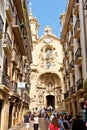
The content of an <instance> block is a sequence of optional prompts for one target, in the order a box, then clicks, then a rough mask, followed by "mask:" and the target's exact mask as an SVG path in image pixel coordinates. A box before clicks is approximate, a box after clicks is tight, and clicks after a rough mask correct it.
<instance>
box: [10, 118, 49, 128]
mask: <svg viewBox="0 0 87 130" xmlns="http://www.w3.org/2000/svg"><path fill="white" fill-rule="evenodd" d="M48 124H49V122H48V120H47V119H44V118H41V119H40V124H39V129H38V130H48ZM8 130H26V128H25V125H24V123H23V124H18V125H17V126H16V127H14V128H11V129H8ZM29 130H34V128H33V121H30V128H29Z"/></svg>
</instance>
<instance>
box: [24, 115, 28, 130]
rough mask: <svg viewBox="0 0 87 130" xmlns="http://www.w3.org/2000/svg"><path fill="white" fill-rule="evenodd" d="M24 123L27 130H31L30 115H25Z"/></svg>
mask: <svg viewBox="0 0 87 130" xmlns="http://www.w3.org/2000/svg"><path fill="white" fill-rule="evenodd" d="M24 123H25V126H26V130H29V114H28V113H27V114H26V115H24Z"/></svg>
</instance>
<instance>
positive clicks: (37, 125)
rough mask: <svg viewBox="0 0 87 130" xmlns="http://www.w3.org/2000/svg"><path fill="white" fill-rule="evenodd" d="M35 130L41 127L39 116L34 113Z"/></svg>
mask: <svg viewBox="0 0 87 130" xmlns="http://www.w3.org/2000/svg"><path fill="white" fill-rule="evenodd" d="M33 126H34V130H38V127H39V115H38V114H37V113H34V124H33Z"/></svg>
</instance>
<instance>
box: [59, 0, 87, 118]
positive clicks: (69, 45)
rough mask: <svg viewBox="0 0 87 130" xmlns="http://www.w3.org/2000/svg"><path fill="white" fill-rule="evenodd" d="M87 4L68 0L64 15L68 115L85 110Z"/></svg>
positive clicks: (63, 37)
mask: <svg viewBox="0 0 87 130" xmlns="http://www.w3.org/2000/svg"><path fill="white" fill-rule="evenodd" d="M86 15H87V0H68V2H67V5H66V11H65V13H63V14H61V16H60V22H61V44H62V45H63V50H64V60H63V66H64V70H65V76H64V86H65V97H64V99H65V100H64V101H65V105H66V111H68V112H69V113H72V114H73V115H74V116H75V115H76V113H81V112H82V111H83V110H84V101H85V96H84V93H85V92H84V83H85V81H86V79H87V24H86V23H87V17H86Z"/></svg>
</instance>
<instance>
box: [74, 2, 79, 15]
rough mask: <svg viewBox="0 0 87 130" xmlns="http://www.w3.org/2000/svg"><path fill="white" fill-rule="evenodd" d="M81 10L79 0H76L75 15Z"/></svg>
mask: <svg viewBox="0 0 87 130" xmlns="http://www.w3.org/2000/svg"><path fill="white" fill-rule="evenodd" d="M78 12H79V0H75V3H74V15H77V14H78Z"/></svg>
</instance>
